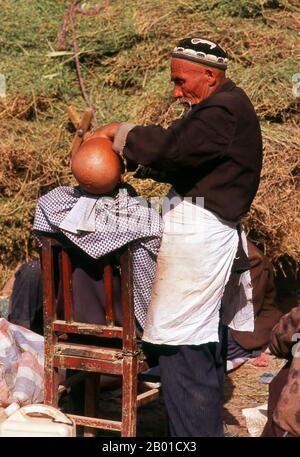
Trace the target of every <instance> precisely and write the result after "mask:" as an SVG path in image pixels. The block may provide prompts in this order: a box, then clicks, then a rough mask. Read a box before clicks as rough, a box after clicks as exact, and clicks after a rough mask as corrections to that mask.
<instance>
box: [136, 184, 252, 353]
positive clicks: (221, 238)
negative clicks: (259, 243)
mask: <svg viewBox="0 0 300 457" xmlns="http://www.w3.org/2000/svg"><path fill="white" fill-rule="evenodd" d="M171 195H172V196H174V191H173V192H172V194H171ZM171 195H170V196H171ZM176 196H177V197H178V200H179V202H178V204H177V205H176V206H175V208H174V209H171V210H170V211H169V212H167V213H166V214H165V215H164V216H163V219H164V224H165V228H164V233H163V237H162V243H161V247H160V251H159V254H158V259H157V271H156V275H155V279H154V284H153V289H152V297H151V301H150V305H149V309H148V314H147V319H146V324H145V327H144V334H143V340H144V341H147V342H150V343H153V344H170V345H183V344H187V345H193V344H195V345H199V344H204V343H208V342H214V341H216V342H217V341H218V340H219V339H218V326H219V319H220V307H221V300H222V297H223V294H224V289H225V285H226V283H227V282H228V280H229V277H230V273H231V268H232V264H233V261H234V258H235V254H236V252H237V247H238V242H239V236H238V232H237V229H236V224H235V223H230V222H226V221H224V220H222V219H220V218H218V217H217V216H216V215H215V214H213V213H211V212H210V211H208V210H206V209H204V208H202V207H200V206H198V205H194V204H193V203H191V202H189V201H187V200H186V199H185V200H183V199H182V198H181V197H180V196H179V195H178V194H176ZM244 240H245V239H244ZM246 273H248V276H247V281H248V283H249V277H250V276H249V275H250V273H249V271H248V272H246ZM242 276H243V275H242ZM248 285H249V284H248ZM239 286H240V284H235V297H236V296H237V294H238V297H240V296H243V297H246V296H247V300H246V302H245V301H244V303H243V304H242V308H243V310H242V317H241V318H240V319H238V318H237V314H238V313H239V311H240V304H239V305H238V306H235V307H234V310H235V311H234V315H235V321H233V322H231V319H232V317H233V316H230V317H229V316H228V315H227V316H226V319H227V320H228V319H229V322H227V323H229V324H232V325H231V327H233V328H236V329H239V327H243V328H241V329H243V330H246V329H247V330H253V306H252V301H251V300H252V291H251V284H250V288H248V290H247V293H245V292H244V293H243V294H240V291H239ZM231 298H232V297H231ZM237 301H238V302H239V299H238V300H236V301H235V303H237ZM245 309H246V312H245ZM241 322H242V325H239V324H240V323H241ZM235 323H237V325H236V324H235Z"/></svg>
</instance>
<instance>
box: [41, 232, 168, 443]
mask: <svg viewBox="0 0 300 457" xmlns="http://www.w3.org/2000/svg"><path fill="white" fill-rule="evenodd" d="M55 249H57V250H58V251H59V252H61V269H62V286H63V299H64V300H63V301H64V320H58V319H57V314H56V294H55V278H54V276H55V275H54V268H55V265H54V263H55V262H54V258H55V256H54V250H55ZM69 249H70V248H69V247H65V245H63V244H62V243H61V242H59V241H57V240H55V239H53V238H50V237H43V246H42V253H41V262H42V274H43V294H44V336H45V398H44V402H45V403H46V404H48V405H52V406H54V407H57V406H58V387H59V386H58V384H59V382H58V369H59V368H65V369H71V370H80V371H82V372H87V373H89V375H88V376H87V379H86V394H85V416H77V415H72V414H70V417H72V418H73V419H74V420H75V423H76V424H77V425H82V426H84V427H91V428H93V429H94V428H100V429H106V430H111V431H119V432H121V436H136V415H137V407H138V406H141V405H142V404H145V403H147V402H148V401H151V400H154V399H156V398H158V394H159V392H158V389H150V390H148V391H147V392H144V393H142V394H138V393H137V378H138V374H139V373H141V372H143V371H145V370H146V369H147V368H148V365H147V363H146V360H145V357H144V355H143V353H142V351H141V350H140V349H139V348H138V345H137V338H136V326H135V317H134V306H133V286H132V254H131V249H130V245H128V246H127V247H126V248H125V249H123V250H122V251H120V267H121V300H122V309H123V324H122V327H120V326H116V325H115V318H114V306H113V300H112V291H113V282H112V281H113V278H112V266H111V263H110V257H109V256H107V257H103V259H102V260H103V261H104V276H103V280H104V290H105V312H106V323H105V325H96V324H87V323H80V322H76V321H74V319H73V315H74V314H73V303H72V265H71V260H70V255H69ZM74 335H76V337H75V338H76V342H74V341H72V337H73V340H74ZM79 335H81V338H85V340H86V336H89V337H95V338H96V340H97V344H95V343H94V341H93V343H87V342H86V341H84V342H78V336H79ZM79 338H80V337H79ZM95 338H93V340H95ZM112 341H114V342H115V343H119V344H118V347H116V344H114V345H111V344H109V343H111V342H112ZM107 342H108V343H107ZM100 373H102V374H110V375H119V376H121V377H122V417H121V421H112V420H107V419H103V418H98V417H95V416H96V410H97V399H96V395H95V394H96V391H97V388H98V380H99V374H100ZM91 415H92V416H93V417H89V416H91ZM85 430H86V429H85Z"/></svg>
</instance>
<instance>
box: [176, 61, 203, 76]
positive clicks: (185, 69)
mask: <svg viewBox="0 0 300 457" xmlns="http://www.w3.org/2000/svg"><path fill="white" fill-rule="evenodd" d="M203 71H204V66H203V65H201V64H199V63H196V62H190V61H188V60H185V59H179V58H175V57H173V58H172V59H171V78H172V79H174V78H180V77H181V76H183V75H187V74H191V73H198V74H201V73H203Z"/></svg>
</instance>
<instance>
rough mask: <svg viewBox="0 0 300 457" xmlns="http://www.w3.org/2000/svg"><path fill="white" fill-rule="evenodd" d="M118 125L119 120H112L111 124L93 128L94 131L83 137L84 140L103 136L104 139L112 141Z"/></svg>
mask: <svg viewBox="0 0 300 457" xmlns="http://www.w3.org/2000/svg"><path fill="white" fill-rule="evenodd" d="M119 127H120V122H113V123H111V124H107V125H105V126H104V127H101V128H100V129H97V130H95V132H94V133H93V134H92V135H90V136H87V137H85V138H84V139H85V140H90V139H91V138H105V139H106V140H110V141H114V138H115V134H116V131H117V130H118V128H119Z"/></svg>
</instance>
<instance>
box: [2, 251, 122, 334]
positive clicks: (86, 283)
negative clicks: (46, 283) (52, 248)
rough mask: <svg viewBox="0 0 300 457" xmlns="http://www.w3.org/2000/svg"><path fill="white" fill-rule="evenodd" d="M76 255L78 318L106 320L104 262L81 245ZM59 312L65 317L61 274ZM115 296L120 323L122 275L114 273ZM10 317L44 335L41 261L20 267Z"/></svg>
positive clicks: (80, 320) (74, 256) (9, 318)
mask: <svg viewBox="0 0 300 457" xmlns="http://www.w3.org/2000/svg"><path fill="white" fill-rule="evenodd" d="M71 255H72V262H73V272H72V281H73V306H74V319H75V320H77V321H79V322H85V323H94V324H104V323H105V308H104V304H105V301H104V283H103V280H102V275H103V264H102V262H101V261H100V260H94V259H92V258H91V257H89V256H88V255H86V254H84V253H83V252H81V251H79V250H78V249H77V250H76V251H74V253H73V254H71ZM57 284H58V288H57V313H58V317H59V318H63V313H62V309H63V308H62V306H63V295H62V288H61V281H60V280H59V274H57ZM113 299H114V301H113V302H114V310H115V319H116V324H117V325H118V324H120V323H121V322H122V309H121V289H120V276H119V274H118V271H117V267H116V268H115V271H114V276H113ZM8 320H9V321H10V322H12V323H14V324H17V325H21V326H22V327H25V328H28V329H30V330H32V331H34V332H36V333H39V334H40V335H42V334H43V292H42V273H41V267H40V263H39V261H34V262H29V263H26V264H24V265H22V267H21V268H20V269H19V270H18V272H17V273H16V279H15V283H14V287H13V293H12V299H11V310H10V313H9V316H8Z"/></svg>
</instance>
